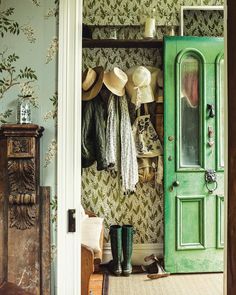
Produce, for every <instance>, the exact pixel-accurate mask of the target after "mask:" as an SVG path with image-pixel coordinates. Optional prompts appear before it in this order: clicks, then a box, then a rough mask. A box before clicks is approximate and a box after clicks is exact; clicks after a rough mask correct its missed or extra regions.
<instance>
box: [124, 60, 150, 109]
mask: <svg viewBox="0 0 236 295" xmlns="http://www.w3.org/2000/svg"><path fill="white" fill-rule="evenodd" d="M126 74H127V75H128V83H127V84H126V90H127V93H128V96H129V97H130V98H131V102H132V103H133V104H135V106H136V108H139V107H140V105H141V103H149V102H153V101H154V100H155V99H154V93H153V89H152V87H151V85H152V74H151V72H150V71H149V70H148V69H147V68H146V67H144V66H136V67H133V68H130V69H129V70H128V71H127V72H126Z"/></svg>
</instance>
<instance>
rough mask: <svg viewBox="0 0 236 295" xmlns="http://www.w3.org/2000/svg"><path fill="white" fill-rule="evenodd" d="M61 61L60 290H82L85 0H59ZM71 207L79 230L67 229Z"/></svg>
mask: <svg viewBox="0 0 236 295" xmlns="http://www.w3.org/2000/svg"><path fill="white" fill-rule="evenodd" d="M59 20H60V21H59V65H58V159H57V160H58V167H57V193H58V224H57V294H58V295H78V294H80V264H81V262H80V261H81V259H80V226H79V223H80V221H79V218H80V214H79V213H80V212H79V211H80V200H81V197H80V196H81V160H80V154H81V152H80V147H81V145H80V142H81V135H80V133H81V116H80V112H81V62H82V0H60V11H59ZM68 209H76V232H75V233H68V220H67V219H68V217H67V216H68V213H67V212H68Z"/></svg>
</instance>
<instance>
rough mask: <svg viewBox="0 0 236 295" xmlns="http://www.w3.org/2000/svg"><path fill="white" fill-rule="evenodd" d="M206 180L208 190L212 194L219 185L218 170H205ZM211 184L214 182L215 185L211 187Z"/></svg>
mask: <svg viewBox="0 0 236 295" xmlns="http://www.w3.org/2000/svg"><path fill="white" fill-rule="evenodd" d="M205 182H206V187H207V190H208V192H209V193H210V194H212V193H213V192H214V191H215V190H216V189H217V187H218V183H217V177H216V172H215V171H214V170H212V169H209V170H206V172H205ZM211 184H214V185H213V187H210V185H211Z"/></svg>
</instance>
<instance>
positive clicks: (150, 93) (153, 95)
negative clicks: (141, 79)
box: [125, 66, 162, 104]
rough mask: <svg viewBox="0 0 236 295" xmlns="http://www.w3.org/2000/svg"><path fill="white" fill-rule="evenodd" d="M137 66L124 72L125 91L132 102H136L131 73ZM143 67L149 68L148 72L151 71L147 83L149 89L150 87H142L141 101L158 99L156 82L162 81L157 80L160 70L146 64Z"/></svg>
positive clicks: (146, 101)
mask: <svg viewBox="0 0 236 295" xmlns="http://www.w3.org/2000/svg"><path fill="white" fill-rule="evenodd" d="M138 67H139V66H134V67H132V68H130V69H128V70H127V71H126V74H127V76H128V83H127V84H126V86H125V88H126V92H127V94H128V96H129V97H130V99H131V100H132V102H133V103H134V104H136V93H137V90H136V89H135V85H134V82H133V78H132V77H133V73H134V72H135V70H136V69H137V68H138ZM145 68H146V69H147V70H149V72H150V73H151V82H150V84H149V85H150V87H151V89H150V87H146V89H145V88H144V90H143V91H142V90H141V92H143V95H142V97H143V99H142V103H148V102H152V101H154V100H156V101H158V96H159V92H158V84H159V82H160V83H162V81H159V77H161V74H162V71H161V70H160V69H159V68H157V67H151V66H146V67H145Z"/></svg>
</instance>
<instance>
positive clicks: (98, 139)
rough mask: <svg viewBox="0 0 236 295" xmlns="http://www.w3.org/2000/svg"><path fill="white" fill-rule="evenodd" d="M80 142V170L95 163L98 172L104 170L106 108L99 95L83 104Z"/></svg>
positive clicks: (105, 163)
mask: <svg viewBox="0 0 236 295" xmlns="http://www.w3.org/2000/svg"><path fill="white" fill-rule="evenodd" d="M81 141H82V144H81V154H82V168H87V167H90V166H91V165H93V164H94V162H95V161H96V162H97V170H98V171H100V170H104V169H106V168H107V162H106V107H105V106H104V103H103V100H102V98H101V97H100V96H99V95H98V96H97V97H95V98H94V99H92V100H90V101H86V102H84V103H83V108H82V133H81Z"/></svg>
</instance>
